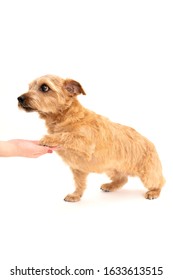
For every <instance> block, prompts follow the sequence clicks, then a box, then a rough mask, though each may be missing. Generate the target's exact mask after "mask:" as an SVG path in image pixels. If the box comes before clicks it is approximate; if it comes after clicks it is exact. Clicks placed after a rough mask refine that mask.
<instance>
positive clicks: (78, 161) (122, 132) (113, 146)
mask: <svg viewBox="0 0 173 280" xmlns="http://www.w3.org/2000/svg"><path fill="white" fill-rule="evenodd" d="M79 94H83V95H86V93H85V91H84V89H83V87H82V86H81V84H80V83H78V82H77V81H75V80H72V79H62V78H60V77H58V76H55V75H45V76H42V77H40V78H38V79H36V80H34V81H33V82H31V83H30V84H29V91H28V92H27V93H24V94H22V95H21V96H19V97H18V106H19V108H22V109H23V110H25V111H26V112H38V114H39V116H40V118H41V119H43V120H45V124H46V126H47V129H48V134H47V135H45V136H44V137H43V138H42V139H41V140H40V145H45V146H49V147H52V146H61V147H62V149H58V150H57V151H56V152H57V153H58V154H59V155H60V156H61V157H62V159H63V160H64V161H65V162H66V163H67V164H68V165H69V167H70V169H71V171H72V173H73V177H74V182H75V191H74V192H73V193H72V194H68V195H67V196H66V197H65V198H64V200H65V201H69V202H76V201H79V200H80V198H81V197H82V195H83V192H84V190H85V188H86V178H87V175H88V174H89V173H91V172H94V173H106V174H107V175H108V177H109V178H110V179H111V182H109V183H106V184H103V185H102V186H101V189H102V190H103V191H105V192H110V191H114V190H116V189H119V188H120V187H122V186H123V185H124V184H125V183H127V181H128V176H138V177H139V178H140V179H141V181H142V183H143V184H144V186H145V187H146V188H147V190H148V191H147V192H146V194H145V198H147V199H154V198H157V197H158V196H159V195H160V192H161V189H162V187H163V185H164V183H165V179H164V177H163V175H162V166H161V162H160V159H159V156H158V154H157V151H156V149H155V146H154V144H153V143H151V142H150V141H149V140H148V139H147V138H145V137H144V136H142V135H141V134H139V133H138V132H137V131H136V130H134V129H133V128H131V127H128V126H124V125H121V124H118V123H114V122H112V121H110V120H109V119H107V118H105V117H103V116H101V115H98V114H96V113H95V112H92V111H90V110H88V109H86V108H84V107H83V106H82V105H81V104H80V102H79V100H78V99H77V96H78V95H79Z"/></svg>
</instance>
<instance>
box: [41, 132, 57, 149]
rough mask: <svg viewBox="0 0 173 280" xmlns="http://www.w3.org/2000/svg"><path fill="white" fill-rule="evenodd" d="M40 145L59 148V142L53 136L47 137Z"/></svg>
mask: <svg viewBox="0 0 173 280" xmlns="http://www.w3.org/2000/svg"><path fill="white" fill-rule="evenodd" d="M39 144H40V145H42V146H48V147H55V146H57V144H58V143H57V141H55V139H54V137H52V136H51V135H45V136H44V137H43V138H42V139H41V140H40V141H39Z"/></svg>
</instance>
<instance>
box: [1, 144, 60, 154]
mask: <svg viewBox="0 0 173 280" xmlns="http://www.w3.org/2000/svg"><path fill="white" fill-rule="evenodd" d="M58 149H59V148H58V147H46V146H41V145H40V144H39V141H32V140H23V139H13V140H8V141H0V156H2V157H15V156H16V157H17V156H18V157H27V158H37V157H40V156H42V155H45V154H47V153H52V152H53V151H55V150H58Z"/></svg>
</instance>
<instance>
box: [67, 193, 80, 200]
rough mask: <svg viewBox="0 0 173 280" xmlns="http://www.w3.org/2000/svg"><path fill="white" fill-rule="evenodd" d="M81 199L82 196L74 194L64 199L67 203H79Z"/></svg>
mask: <svg viewBox="0 0 173 280" xmlns="http://www.w3.org/2000/svg"><path fill="white" fill-rule="evenodd" d="M80 198H81V197H80V195H78V194H74V193H72V194H68V195H67V196H66V197H65V198H64V200H65V201H68V202H77V201H79V200H80Z"/></svg>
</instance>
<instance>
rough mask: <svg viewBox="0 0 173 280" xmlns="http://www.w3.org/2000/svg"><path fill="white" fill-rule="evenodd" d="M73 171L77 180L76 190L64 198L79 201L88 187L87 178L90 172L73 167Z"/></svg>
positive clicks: (69, 200)
mask: <svg viewBox="0 0 173 280" xmlns="http://www.w3.org/2000/svg"><path fill="white" fill-rule="evenodd" d="M71 170H72V173H73V178H74V181H75V187H76V189H75V191H74V192H73V193H71V194H68V195H67V196H66V197H65V198H64V200H65V201H68V202H76V201H79V200H80V198H81V196H82V195H83V192H84V190H85V188H86V178H87V175H88V173H85V172H82V171H80V170H77V169H72V168H71Z"/></svg>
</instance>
